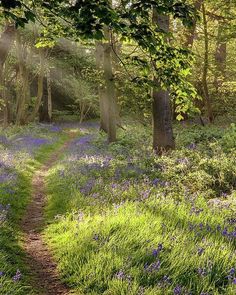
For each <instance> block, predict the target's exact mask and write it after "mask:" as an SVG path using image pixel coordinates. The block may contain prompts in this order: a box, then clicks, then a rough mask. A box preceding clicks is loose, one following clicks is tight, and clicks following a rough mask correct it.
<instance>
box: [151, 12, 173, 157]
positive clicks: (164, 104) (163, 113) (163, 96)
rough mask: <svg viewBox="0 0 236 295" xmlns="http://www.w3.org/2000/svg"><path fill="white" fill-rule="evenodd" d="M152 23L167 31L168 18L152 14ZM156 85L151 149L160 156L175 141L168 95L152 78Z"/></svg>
mask: <svg viewBox="0 0 236 295" xmlns="http://www.w3.org/2000/svg"><path fill="white" fill-rule="evenodd" d="M153 23H154V24H156V25H158V26H159V28H160V29H162V30H164V31H166V32H168V31H169V16H167V15H157V13H156V11H154V12H153ZM154 83H155V85H156V87H155V88H153V91H152V97H153V111H152V112H153V149H154V151H155V152H156V153H158V154H161V153H163V152H164V151H167V150H170V149H174V148H175V140H174V134H173V128H172V111H171V102H170V94H169V92H168V91H167V90H164V89H161V85H160V83H159V81H158V79H157V77H154Z"/></svg>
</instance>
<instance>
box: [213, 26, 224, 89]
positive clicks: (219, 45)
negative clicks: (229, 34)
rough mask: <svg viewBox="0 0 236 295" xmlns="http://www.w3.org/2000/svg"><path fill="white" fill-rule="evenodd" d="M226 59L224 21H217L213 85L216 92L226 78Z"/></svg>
mask: <svg viewBox="0 0 236 295" xmlns="http://www.w3.org/2000/svg"><path fill="white" fill-rule="evenodd" d="M226 59H227V41H226V40H225V37H224V22H222V21H219V25H218V35H217V42H216V51H215V64H216V73H215V81H214V84H215V87H216V91H217V92H218V89H219V87H220V86H221V85H222V83H223V82H224V80H225V78H226Z"/></svg>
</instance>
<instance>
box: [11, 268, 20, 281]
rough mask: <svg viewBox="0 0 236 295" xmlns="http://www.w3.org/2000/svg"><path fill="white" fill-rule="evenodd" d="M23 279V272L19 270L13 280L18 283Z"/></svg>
mask: <svg viewBox="0 0 236 295" xmlns="http://www.w3.org/2000/svg"><path fill="white" fill-rule="evenodd" d="M21 277H22V275H21V272H20V271H19V269H18V270H17V272H16V274H15V275H14V277H13V278H12V279H13V281H14V282H18V281H19V280H20V279H21Z"/></svg>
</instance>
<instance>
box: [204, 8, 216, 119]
mask: <svg viewBox="0 0 236 295" xmlns="http://www.w3.org/2000/svg"><path fill="white" fill-rule="evenodd" d="M202 15H203V26H204V46H205V52H204V66H203V73H202V86H203V94H204V99H205V104H206V108H207V114H208V119H209V121H210V122H213V121H214V115H213V111H212V105H211V100H210V95H209V90H208V84H207V77H208V68H209V38H208V27H207V18H206V10H205V5H204V4H202Z"/></svg>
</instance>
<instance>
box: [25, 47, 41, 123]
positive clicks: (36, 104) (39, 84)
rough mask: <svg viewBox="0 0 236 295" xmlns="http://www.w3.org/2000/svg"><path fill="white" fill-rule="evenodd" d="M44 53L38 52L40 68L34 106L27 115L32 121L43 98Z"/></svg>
mask: <svg viewBox="0 0 236 295" xmlns="http://www.w3.org/2000/svg"><path fill="white" fill-rule="evenodd" d="M44 58H45V57H44V53H43V52H42V51H41V52H40V70H39V73H38V92H37V98H36V102H35V106H34V109H33V111H32V113H31V115H30V116H29V118H28V119H29V121H31V122H32V121H34V120H35V118H36V116H37V114H38V112H39V109H40V106H41V103H42V99H43V90H44V75H45V69H44V67H45V61H44Z"/></svg>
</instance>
